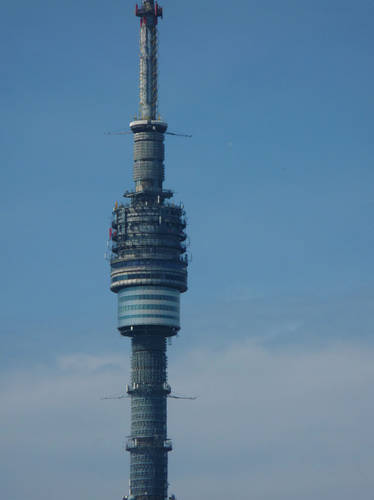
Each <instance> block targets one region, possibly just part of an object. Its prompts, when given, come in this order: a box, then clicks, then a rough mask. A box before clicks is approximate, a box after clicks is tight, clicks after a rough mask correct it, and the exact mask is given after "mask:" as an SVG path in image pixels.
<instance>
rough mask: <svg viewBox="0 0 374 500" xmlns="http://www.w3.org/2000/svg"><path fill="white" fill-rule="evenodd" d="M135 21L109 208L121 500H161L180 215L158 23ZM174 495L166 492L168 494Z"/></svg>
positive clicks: (146, 15)
mask: <svg viewBox="0 0 374 500" xmlns="http://www.w3.org/2000/svg"><path fill="white" fill-rule="evenodd" d="M135 13H136V16H137V17H139V18H140V82H139V83H140V109H139V118H138V119H135V120H134V121H132V122H131V123H130V129H131V131H132V132H133V135H134V166H133V175H134V177H133V178H134V182H135V189H134V191H131V192H126V193H125V195H124V196H125V197H126V198H127V200H128V201H127V202H126V203H124V204H122V203H121V204H119V205H118V204H117V203H116V204H115V207H114V209H113V219H112V227H111V229H110V238H111V239H112V254H111V260H110V264H111V287H110V288H111V290H112V291H113V292H115V293H116V294H117V296H118V329H119V331H120V333H121V334H122V335H124V336H125V337H130V338H131V344H132V358H131V381H130V383H129V385H128V386H127V393H128V394H129V396H130V397H131V434H130V437H129V438H128V441H127V446H126V449H127V450H128V451H129V452H130V481H129V485H130V488H129V495H128V496H126V497H124V498H126V499H128V500H130V499H131V500H165V499H167V498H168V452H169V451H171V449H172V445H171V441H170V440H169V439H168V437H167V425H166V424H167V418H166V414H167V409H166V408H167V405H166V401H167V396H168V395H169V394H170V392H171V388H170V386H169V385H168V383H167V357H166V340H167V338H168V337H172V336H173V335H176V333H177V332H178V330H179V328H180V321H179V310H180V294H181V293H182V292H185V291H186V290H187V255H186V246H185V243H184V241H185V239H186V234H185V227H186V221H185V213H184V210H183V207H182V206H181V205H177V204H174V203H173V202H171V201H170V198H171V197H172V195H173V193H172V192H171V191H169V190H165V189H163V185H162V184H163V180H164V136H165V132H166V130H167V123H166V122H164V121H163V120H161V119H160V118H159V117H158V115H157V22H158V19H159V18H160V17H161V18H162V8H161V7H160V6H159V5H158V4H157V2H154V1H153V0H142V3H141V5H140V6H139V7H138V6H136V11H135ZM172 498H173V497H172Z"/></svg>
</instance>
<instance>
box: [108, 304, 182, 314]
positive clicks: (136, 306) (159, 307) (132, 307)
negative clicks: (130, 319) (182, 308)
mask: <svg viewBox="0 0 374 500" xmlns="http://www.w3.org/2000/svg"><path fill="white" fill-rule="evenodd" d="M145 309H148V310H154V311H175V312H179V308H178V307H175V306H164V305H162V304H160V305H159V304H130V305H127V306H120V307H119V308H118V311H119V313H123V312H125V311H139V310H145Z"/></svg>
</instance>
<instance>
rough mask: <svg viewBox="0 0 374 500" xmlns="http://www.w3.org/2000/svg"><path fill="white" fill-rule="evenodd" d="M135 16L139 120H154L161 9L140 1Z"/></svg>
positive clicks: (144, 0) (149, 0) (148, 1)
mask: <svg viewBox="0 0 374 500" xmlns="http://www.w3.org/2000/svg"><path fill="white" fill-rule="evenodd" d="M135 14H136V16H137V17H140V78H139V90H140V109H139V112H140V118H141V119H142V120H156V116H157V98H158V92H157V76H158V75H157V21H158V18H159V17H162V8H161V7H159V5H158V3H157V2H154V1H153V0H142V4H141V6H140V7H138V5H137V6H136V10H135Z"/></svg>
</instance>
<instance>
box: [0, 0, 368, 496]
mask: <svg viewBox="0 0 374 500" xmlns="http://www.w3.org/2000/svg"><path fill="white" fill-rule="evenodd" d="M133 7H134V5H133V2H130V1H122V2H120V1H118V0H117V1H114V0H109V1H107V2H105V3H103V2H99V1H96V0H94V1H90V2H88V1H83V0H81V1H80V0H77V1H74V2H73V1H70V0H65V1H64V2H57V1H54V0H50V1H49V2H46V1H45V0H36V1H34V2H31V3H30V2H24V1H22V0H20V1H18V2H13V3H10V2H7V3H5V2H4V3H3V5H2V16H1V20H0V42H1V43H0V52H1V58H2V61H3V64H2V67H1V78H0V100H1V109H2V117H3V127H2V130H1V133H0V147H1V173H2V184H1V185H2V186H3V190H2V196H1V200H0V204H1V212H0V214H1V215H0V217H1V226H2V231H1V233H2V236H1V238H2V244H1V247H0V255H1V275H2V278H3V284H4V286H3V287H2V288H1V292H0V293H1V304H2V308H1V310H2V311H1V327H0V328H1V337H2V348H1V351H0V356H1V365H0V371H1V378H2V383H1V390H2V393H3V395H2V400H3V403H4V405H3V414H2V418H3V419H4V427H3V428H4V429H6V430H7V432H6V436H5V438H6V439H5V447H4V450H5V451H4V454H3V458H2V464H3V465H6V467H4V468H3V469H4V471H5V477H6V481H5V478H3V480H2V481H1V482H2V484H5V485H6V486H5V490H4V492H3V496H5V497H6V498H7V499H8V500H16V499H17V500H18V498H20V497H21V495H22V496H23V495H25V494H27V496H28V498H31V500H34V499H35V500H36V499H38V500H44V499H47V497H48V498H50V496H51V489H52V490H53V491H54V494H53V496H54V498H55V499H56V500H60V498H61V499H62V498H66V496H67V495H68V494H69V495H70V496H76V497H78V495H79V496H80V497H83V498H90V499H91V500H96V499H97V500H99V498H102V496H103V495H106V496H112V495H113V497H114V498H119V497H120V495H121V494H122V493H123V492H125V491H126V484H127V457H123V456H122V455H121V449H120V448H121V445H120V441H121V436H124V435H126V432H127V431H128V413H126V412H127V411H128V408H127V406H128V405H126V403H124V402H123V401H121V402H118V404H117V402H114V403H109V404H108V403H105V404H104V406H103V402H102V401H100V396H102V395H103V393H104V394H105V393H116V392H121V390H122V387H123V385H124V384H125V383H126V382H127V379H128V369H129V366H128V352H129V345H128V344H129V343H128V342H127V341H126V340H124V339H121V338H120V337H119V335H118V334H117V333H116V330H115V322H116V319H115V310H116V307H115V297H114V296H113V295H112V294H110V292H109V289H108V288H109V287H108V285H109V269H108V264H107V262H106V261H105V260H104V252H105V247H106V238H107V233H108V226H109V221H110V214H111V208H112V206H113V203H114V201H115V200H120V197H121V193H123V192H124V191H125V190H126V189H129V188H130V187H131V185H132V180H131V168H132V165H131V159H132V144H131V137H127V136H118V137H117V136H114V137H109V136H106V135H104V132H105V131H108V130H116V129H121V128H126V127H127V126H128V122H129V121H130V120H131V119H132V117H133V116H134V114H135V113H136V112H137V101H138V95H137V94H138V81H137V79H138V60H137V59H138V22H137V20H136V19H135V17H134V16H133ZM163 7H164V12H165V19H164V21H162V22H161V23H160V85H159V87H160V112H161V114H162V116H163V118H164V119H166V120H167V121H168V123H169V130H171V131H176V132H186V133H191V134H192V135H193V137H192V139H183V138H178V137H168V138H167V157H166V177H167V180H166V183H165V184H166V187H168V188H172V189H174V190H175V198H176V200H178V201H179V200H181V201H183V203H184V205H185V207H186V211H187V215H188V233H189V237H190V249H189V251H190V253H191V254H192V264H191V266H190V272H189V284H190V290H189V292H188V293H187V294H186V295H185V296H184V297H183V317H182V319H183V329H182V331H181V333H180V335H179V338H178V339H177V340H176V341H175V342H173V346H172V348H171V355H170V363H171V368H170V369H171V375H170V382H171V384H172V385H175V390H176V391H178V390H180V391H182V392H183V391H184V392H191V391H192V392H193V393H198V394H199V399H198V400H197V401H196V402H193V403H188V404H187V403H186V405H185V403H184V402H183V403H180V404H181V405H182V404H183V405H185V406H179V407H178V406H177V407H176V406H175V402H170V406H171V408H170V417H171V418H170V435H171V437H173V438H174V440H175V441H176V443H179V444H178V445H177V446H176V452H175V453H173V454H172V455H171V474H170V476H171V477H170V480H171V482H172V485H173V488H174V490H173V491H175V492H176V493H177V495H178V496H179V497H181V498H186V499H189V498H192V497H193V496H196V495H195V492H192V491H191V489H190V484H191V481H193V482H195V484H196V485H198V488H199V493H201V492H204V494H205V496H207V495H210V496H212V495H213V492H214V496H215V498H217V499H218V500H221V499H223V498H226V497H227V496H228V495H230V494H233V492H234V493H235V495H234V496H236V498H238V499H239V500H241V499H244V498H248V496H249V494H250V492H249V493H248V492H247V490H246V488H248V487H250V486H251V485H252V488H253V493H254V494H255V496H256V497H257V498H259V499H260V498H261V499H262V500H273V499H275V498H276V499H277V500H279V499H283V498H286V497H287V499H288V500H290V499H291V500H292V499H293V498H295V499H296V498H300V496H302V497H303V498H305V499H308V498H310V499H311V500H314V499H315V498H316V497H317V496H318V497H319V498H321V499H329V500H335V499H336V500H337V499H338V498H339V500H345V499H347V500H348V498H349V499H351V498H352V496H353V492H354V495H355V497H356V498H357V499H358V500H361V499H362V500H364V499H365V500H366V498H367V497H368V495H369V491H370V492H371V491H372V489H373V484H372V482H370V479H369V477H370V475H369V476H367V473H366V471H371V470H372V467H373V465H374V454H373V453H372V452H370V451H368V449H367V448H368V446H367V445H366V444H365V443H366V441H365V439H368V437H367V436H368V434H370V433H372V432H371V425H370V424H369V422H370V419H372V418H373V417H374V408H373V406H374V405H373V397H372V393H371V392H370V391H369V390H368V387H369V386H370V384H371V386H372V383H373V382H374V374H373V371H372V368H371V366H373V361H374V352H373V342H372V339H373V319H372V316H373V314H372V311H373V305H374V278H373V276H374V272H373V271H374V269H373V267H374V266H373V257H372V255H373V250H374V236H373V234H374V232H373V225H374V218H373V215H374V193H373V185H374V169H373V156H374V155H373V153H374V146H373V116H374V112H373V111H374V109H373V108H374V99H373V93H372V88H373V86H374V81H373V80H374V74H373V65H372V59H373V45H374V44H373V42H374V40H373V37H374V36H373V26H372V25H373V14H374V4H373V2H372V1H364V0H359V1H358V2H355V3H352V2H348V1H346V0H341V1H339V2H338V1H335V0H330V1H328V2H322V1H319V0H317V1H315V2H313V3H311V2H306V1H304V0H302V1H300V0H299V1H291V0H284V1H283V2H279V1H276V0H268V1H261V2H260V1H252V2H244V1H242V0H238V1H237V2H235V4H234V5H231V4H229V3H227V2H222V1H216V2H213V1H211V0H207V1H205V2H204V3H202V2H194V1H192V2H189V3H186V4H184V3H182V2H178V3H177V2H170V1H168V0H165V1H164V3H163ZM243 353H247V356H248V363H245V362H244V365H245V366H243V372H240V370H239V369H238V366H239V365H238V363H239V364H240V363H242V362H243V359H242V355H243ZM202 357H204V360H205V361H204V362H203V361H202ZM252 363H253V369H252ZM208 367H209V368H208ZM214 367H216V368H215V369H214ZM313 367H315V369H313ZM292 369H295V370H297V372H296V373H294V378H295V379H297V382H298V383H299V385H298V384H296V382H295V384H293V383H290V379H292V378H293V377H292ZM238 370H239V371H238ZM218 371H219V373H224V374H225V375H226V377H225V380H221V379H220V378H219V377H218V375H217V373H218ZM313 372H314V376H315V382H313V380H314V379H313ZM265 374H266V376H265ZM262 375H264V376H262ZM217 377H218V378H217ZM174 380H175V384H174V382H173V381H174ZM215 380H220V384H221V386H220V387H222V391H221V390H218V385H217V384H215ZM280 380H281V381H283V385H282V388H281V389H280V388H279V386H278V385H277V384H278V382H279V381H280ZM49 384H50V386H49ZM243 384H244V385H243ZM313 384H315V385H313ZM214 387H215V388H216V390H213V388H214ZM285 387H290V390H289V391H288V392H287V391H286V389H285ZM54 388H55V389H54ZM344 388H345V389H346V390H345V391H344ZM304 389H305V390H304ZM231 391H232V395H231V396H230V397H229V396H228V395H227V394H228V393H230V392H231ZM284 391H285V392H284ZM279 394H282V395H283V396H284V405H282V411H281V414H282V415H283V417H282V418H283V420H282V422H283V424H282V425H283V426H282V425H279V427H278V426H277V422H278V421H277V419H275V415H276V414H277V411H278V409H279V403H278V395H279ZM17 395H19V396H17ZM264 395H267V397H265V396H264ZM252 399H253V404H255V405H256V408H257V410H256V411H258V415H265V414H266V415H269V414H270V415H271V416H272V418H274V419H275V420H274V421H272V420H271V417H269V418H268V419H267V418H263V419H261V418H260V417H259V416H257V417H256V418H257V420H255V421H256V422H257V424H258V425H259V430H258V433H257V435H258V440H257V441H256V440H255V439H254V437H253V436H254V434H253V433H254V432H255V431H254V425H255V424H254V422H253V421H252V405H251V402H252ZM352 400H355V404H354V405H353V408H354V409H355V410H354V411H353V410H352ZM329 401H330V402H331V404H330V407H329V412H328V414H325V413H324V410H323V408H324V404H325V403H326V402H329ZM239 403H240V404H239ZM192 404H193V405H194V406H191V405H192ZM300 404H302V406H303V408H305V412H304V413H303V412H301V413H300V414H299V413H298V411H299V410H297V409H298V408H299V407H300ZM172 405H174V406H173V407H172ZM188 405H189V406H188ZM218 405H220V406H221V407H220V409H219V411H218V410H217V407H218ZM236 405H238V406H240V407H241V411H240V414H241V418H239V417H236V418H235V419H234V420H235V427H234V429H232V428H231V426H230V425H229V424H228V422H229V420H230V414H231V413H232V412H234V413H235V415H237V410H236ZM88 409H89V414H90V416H91V417H90V418H92V421H90V422H91V424H90V425H88V424H87V421H86V420H85V419H87V410H88ZM188 412H190V414H189V413H188ZM291 415H294V416H295V415H296V416H295V417H294V419H293V418H291V417H290V416H291ZM341 415H344V416H345V417H344V418H343V422H342V423H340V418H341ZM287 416H288V417H289V418H288V417H287ZM194 419H195V420H196V422H195V420H194ZM212 421H216V422H217V425H216V426H212V425H211V422H212ZM82 422H85V424H84V427H85V429H86V431H85V432H82V429H81V426H82ZM190 422H191V430H189V424H190ZM287 422H288V425H289V428H286V427H287ZM316 422H322V423H321V424H320V426H319V427H318V425H316ZM104 423H105V427H104V425H103V424H104ZM86 424H87V425H86ZM270 427H271V428H272V432H273V433H274V435H272V436H270V434H269V428H270ZM295 427H297V429H296V431H295V432H294V433H292V432H291V430H292V428H295ZM56 428H58V429H59V434H60V436H56ZM202 428H205V429H206V433H207V434H208V438H207V441H205V437H204V436H205V434H203V433H202V432H201V429H202ZM208 428H209V432H208ZM38 429H39V430H38ZM192 429H193V435H192ZM199 429H200V430H199ZM358 429H359V434H358V435H357V436H356V434H355V433H356V431H357V430H358ZM106 430H108V433H107V434H106ZM237 430H238V431H240V432H239V434H240V436H241V437H240V439H241V440H242V443H243V445H242V446H239V445H238V442H237V440H232V439H229V438H230V435H229V434H230V432H236V431H237ZM311 430H312V431H311ZM357 432H358V431H357ZM223 435H225V439H224V438H223ZM326 435H327V436H328V439H330V440H331V443H330V445H329V446H327V445H326V442H327V441H326V439H324V436H326ZM30 436H31V437H32V438H31V437H30ZM61 436H63V439H62V438H61ZM79 436H81V439H79ZM193 436H196V441H195V446H192V444H191V443H192V442H193V441H194V439H195V438H193V439H192V437H193ZM354 436H355V437H354ZM95 440H96V441H95ZM66 443H69V444H70V446H69V447H67V445H66ZM98 443H100V446H98ZM217 443H221V444H222V447H223V448H224V449H226V454H227V455H226V456H227V460H226V461H225V460H223V459H222V460H221V461H219V460H218V459H217V453H218V451H217V450H216V445H217ZM94 444H95V446H94ZM326 446H327V448H326ZM340 446H342V447H343V448H344V449H340V448H339V447H340ZM26 447H27V453H26V449H25V448H26ZM64 447H66V449H65V448H64ZM251 449H253V450H254V451H253V453H252V452H250V451H248V450H251ZM281 449H282V450H283V454H282V453H280V450H281ZM327 449H328V450H329V452H328V453H327V452H326V450H327ZM372 449H374V447H372ZM238 450H241V451H240V454H241V455H240V456H241V457H242V459H241V461H240V462H241V464H242V465H241V466H239V464H237V463H236V462H235V457H237V459H238V456H239V455H238V453H239V451H238ZM248 453H250V456H249V455H248ZM197 455H198V456H199V457H201V462H199V461H198V460H197V458H196V457H197ZM327 455H328V457H327ZM301 456H303V457H307V460H306V459H305V460H301V459H300V457H301ZM73 457H74V458H73ZM326 461H327V462H326ZM325 462H326V463H325ZM209 463H210V464H211V466H210V468H209V467H208V464H209ZM322 463H323V464H324V467H323V468H322V465H321V464H322ZM243 464H244V465H243ZM31 465H32V467H31ZM26 469H27V470H26ZM61 470H63V471H64V474H63V476H61ZM96 470H100V471H101V472H102V476H101V477H100V478H98V477H97V474H96ZM358 470H360V471H361V472H357V471H358ZM41 471H43V474H42V473H41ZM182 471H183V472H182ZM223 471H224V474H223ZM254 471H255V472H254ZM311 471H312V472H311ZM46 473H47V474H48V478H49V480H48V482H46V481H45V474H46ZM253 474H254V476H253V477H252V475H253ZM248 475H250V476H251V481H250V484H248V477H249V476H248ZM93 476H95V478H93ZM270 476H271V477H273V482H272V485H269V477H270ZM223 478H224V479H223ZM365 478H366V479H365ZM99 479H100V480H99ZM25 484H30V488H26V487H25ZM213 484H214V485H215V486H214V488H213V486H212V485H213ZM56 485H59V486H58V491H57V492H56V491H55V488H56ZM87 485H91V486H87ZM312 485H313V486H312ZM212 488H213V489H212ZM313 488H314V489H313ZM350 488H351V489H350ZM30 489H31V491H30ZM59 495H60V496H59ZM344 495H346V496H344Z"/></svg>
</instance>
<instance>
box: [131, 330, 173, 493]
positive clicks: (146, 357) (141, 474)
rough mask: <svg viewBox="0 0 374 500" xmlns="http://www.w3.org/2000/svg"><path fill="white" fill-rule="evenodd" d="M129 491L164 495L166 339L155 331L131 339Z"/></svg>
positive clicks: (166, 441) (166, 386)
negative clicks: (151, 333)
mask: <svg viewBox="0 0 374 500" xmlns="http://www.w3.org/2000/svg"><path fill="white" fill-rule="evenodd" d="M131 379H132V384H131V387H130V388H129V389H128V391H129V392H130V394H131V439H130V441H129V445H128V449H129V451H130V452H131V459H130V462H131V465H130V491H131V494H132V495H133V496H134V497H135V498H136V499H137V500H164V499H165V498H166V496H167V486H168V484H167V460H168V458H167V453H168V451H169V450H170V445H169V441H168V440H167V439H166V436H167V433H166V396H167V394H168V392H169V391H170V389H169V387H168V385H167V383H166V342H165V337H163V336H162V335H157V333H156V332H154V334H153V335H137V336H136V337H134V338H133V339H132V373H131Z"/></svg>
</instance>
